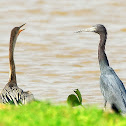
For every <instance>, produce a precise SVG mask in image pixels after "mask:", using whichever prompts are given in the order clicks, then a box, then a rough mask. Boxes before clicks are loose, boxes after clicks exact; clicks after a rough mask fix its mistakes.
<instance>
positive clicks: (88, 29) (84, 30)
mask: <svg viewBox="0 0 126 126" xmlns="http://www.w3.org/2000/svg"><path fill="white" fill-rule="evenodd" d="M95 31H96V28H95V27H91V28H87V29H82V30H79V31H77V32H75V33H80V32H95Z"/></svg>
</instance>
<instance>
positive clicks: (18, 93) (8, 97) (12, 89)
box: [0, 24, 34, 105]
mask: <svg viewBox="0 0 126 126" xmlns="http://www.w3.org/2000/svg"><path fill="white" fill-rule="evenodd" d="M24 25H25V24H23V25H21V26H20V27H15V28H13V29H12V31H11V36H10V44H9V64H10V75H9V81H8V83H7V84H6V85H5V87H4V89H3V90H2V92H1V95H0V102H2V103H8V102H13V103H14V104H15V105H17V104H18V103H22V104H26V103H27V102H29V101H32V100H33V99H34V96H33V94H32V93H31V92H29V91H26V92H24V91H23V90H22V89H20V88H19V87H18V86H17V81H16V70H15V63H14V48H15V44H16V40H17V37H18V35H19V33H20V32H21V31H23V30H24V29H20V28H22V27H23V26H24Z"/></svg>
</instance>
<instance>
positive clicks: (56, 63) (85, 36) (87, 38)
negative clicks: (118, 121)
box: [0, 0, 126, 105]
mask: <svg viewBox="0 0 126 126" xmlns="http://www.w3.org/2000/svg"><path fill="white" fill-rule="evenodd" d="M125 6H126V2H125V1H124V0H121V1H117V0H116V1H115V0H111V1H109V0H100V1H91V2H90V1H89V0H69V1H68V0H59V1H57V0H29V1H25V0H22V1H15V0H8V1H4V0H1V1H0V61H1V62H0V91H1V90H2V89H3V87H4V86H5V84H6V83H7V81H8V76H9V64H8V44H9V37H10V31H11V29H12V28H13V27H15V26H20V25H22V24H23V23H27V24H26V26H25V28H26V30H25V31H23V32H22V33H21V34H20V35H19V37H18V39H17V44H16V48H15V64H16V71H17V82H18V85H19V87H20V88H22V89H23V90H25V91H26V90H30V91H31V92H32V93H33V94H34V96H35V98H37V99H39V100H50V101H52V102H57V103H59V102H62V103H65V102H66V99H67V96H68V95H69V94H71V93H73V90H74V89H76V88H78V89H79V90H80V91H81V93H82V97H83V103H89V104H92V103H93V104H94V103H95V104H99V105H102V103H103V96H102V94H101V92H100V88H99V76H100V72H99V65H98V60H97V48H98V42H99V36H98V35H97V34H95V33H80V34H75V33H74V32H75V31H77V30H80V29H84V28H87V27H89V26H92V25H95V24H98V23H100V24H104V25H105V26H106V28H107V30H108V40H107V45H106V53H107V56H108V59H109V61H110V65H111V66H112V67H113V68H114V70H115V71H116V73H117V74H118V76H119V77H120V78H121V80H122V81H123V82H124V84H126V74H125V71H126V50H125V47H126V37H125V35H126V21H125V19H126V14H125V11H126V8H125ZM125 86H126V85H125Z"/></svg>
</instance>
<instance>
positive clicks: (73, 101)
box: [67, 94, 80, 106]
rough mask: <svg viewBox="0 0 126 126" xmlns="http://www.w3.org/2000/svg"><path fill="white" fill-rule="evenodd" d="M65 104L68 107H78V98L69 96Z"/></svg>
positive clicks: (72, 95)
mask: <svg viewBox="0 0 126 126" xmlns="http://www.w3.org/2000/svg"><path fill="white" fill-rule="evenodd" d="M67 103H68V104H69V105H71V106H78V105H80V102H79V100H78V98H77V97H76V95H74V94H71V95H69V96H68V98H67Z"/></svg>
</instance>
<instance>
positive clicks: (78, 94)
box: [74, 89, 82, 104]
mask: <svg viewBox="0 0 126 126" xmlns="http://www.w3.org/2000/svg"><path fill="white" fill-rule="evenodd" d="M74 92H75V93H76V94H77V97H78V98H79V101H80V104H82V96H81V93H80V91H79V90H78V89H75V90H74Z"/></svg>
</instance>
